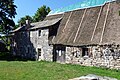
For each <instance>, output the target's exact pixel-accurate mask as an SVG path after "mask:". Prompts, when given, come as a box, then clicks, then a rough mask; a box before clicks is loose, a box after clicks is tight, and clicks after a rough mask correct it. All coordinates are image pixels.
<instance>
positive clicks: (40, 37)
mask: <svg viewBox="0 0 120 80" xmlns="http://www.w3.org/2000/svg"><path fill="white" fill-rule="evenodd" d="M40 32H41V33H39V30H37V31H31V32H30V40H31V42H32V43H33V45H34V47H35V49H36V52H38V51H37V49H38V48H40V49H41V56H38V55H36V56H37V58H38V60H46V61H52V48H53V47H52V46H49V44H48V35H49V33H48V29H44V30H41V31H40Z"/></svg>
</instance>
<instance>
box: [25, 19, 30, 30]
mask: <svg viewBox="0 0 120 80" xmlns="http://www.w3.org/2000/svg"><path fill="white" fill-rule="evenodd" d="M25 22H26V27H27V28H30V21H29V20H26V21H25Z"/></svg>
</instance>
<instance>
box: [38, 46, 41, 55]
mask: <svg viewBox="0 0 120 80" xmlns="http://www.w3.org/2000/svg"><path fill="white" fill-rule="evenodd" d="M38 56H41V48H38Z"/></svg>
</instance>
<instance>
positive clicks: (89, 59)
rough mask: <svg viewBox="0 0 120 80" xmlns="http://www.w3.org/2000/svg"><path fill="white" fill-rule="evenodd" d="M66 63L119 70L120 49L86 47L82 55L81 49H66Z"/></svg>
mask: <svg viewBox="0 0 120 80" xmlns="http://www.w3.org/2000/svg"><path fill="white" fill-rule="evenodd" d="M66 63H71V64H80V65H83V66H97V67H107V68H111V69H120V49H119V47H107V46H102V47H88V51H86V54H85V55H83V50H82V48H80V47H79V48H78V47H67V48H66Z"/></svg>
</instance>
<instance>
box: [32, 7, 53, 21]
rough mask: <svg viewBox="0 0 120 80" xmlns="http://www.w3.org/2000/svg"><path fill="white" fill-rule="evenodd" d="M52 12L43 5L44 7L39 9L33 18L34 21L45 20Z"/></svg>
mask: <svg viewBox="0 0 120 80" xmlns="http://www.w3.org/2000/svg"><path fill="white" fill-rule="evenodd" d="M50 11H51V9H50V8H49V7H46V6H45V5H43V6H42V7H40V8H38V10H37V12H36V13H35V15H34V16H33V21H34V22H38V21H42V20H44V18H45V17H46V15H48V13H49V12H50Z"/></svg>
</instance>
